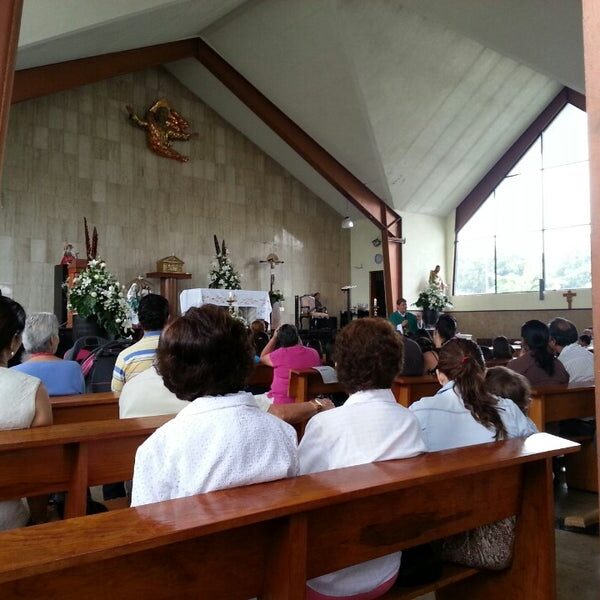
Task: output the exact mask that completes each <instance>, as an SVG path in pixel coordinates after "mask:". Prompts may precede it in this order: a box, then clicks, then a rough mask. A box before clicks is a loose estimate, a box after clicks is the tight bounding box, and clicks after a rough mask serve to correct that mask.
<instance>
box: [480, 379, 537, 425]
mask: <svg viewBox="0 0 600 600" xmlns="http://www.w3.org/2000/svg"><path fill="white" fill-rule="evenodd" d="M485 387H486V389H487V391H488V392H489V393H490V394H493V395H494V396H499V397H500V398H509V399H510V400H512V401H513V402H514V403H515V404H516V405H517V406H518V407H519V408H520V409H521V411H522V412H523V414H524V415H525V416H527V413H528V412H529V404H530V402H531V386H530V385H529V381H527V378H526V377H524V376H523V375H521V374H520V373H517V372H515V371H511V370H510V369H507V368H506V367H490V368H489V369H487V371H486V373H485Z"/></svg>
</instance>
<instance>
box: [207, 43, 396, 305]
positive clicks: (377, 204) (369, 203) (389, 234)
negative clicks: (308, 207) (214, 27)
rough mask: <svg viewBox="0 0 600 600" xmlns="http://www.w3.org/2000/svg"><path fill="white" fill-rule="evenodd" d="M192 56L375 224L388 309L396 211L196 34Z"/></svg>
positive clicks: (393, 297)
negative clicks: (381, 255) (381, 257)
mask: <svg viewBox="0 0 600 600" xmlns="http://www.w3.org/2000/svg"><path fill="white" fill-rule="evenodd" d="M196 58H197V59H198V61H200V63H201V64H202V65H203V66H204V67H205V68H206V69H207V70H208V71H209V72H210V73H212V75H214V76H215V77H216V78H217V79H218V80H219V81H220V82H221V83H222V84H223V85H224V86H225V87H226V88H227V89H229V91H230V92H232V93H233V94H234V95H235V96H236V97H237V98H238V99H239V100H240V101H241V102H242V103H243V104H245V105H246V106H247V107H248V108H249V109H250V110H251V111H252V112H253V113H254V114H255V115H256V116H257V117H258V118H259V119H261V121H263V123H265V125H267V126H268V127H269V128H270V129H272V130H273V131H274V132H275V133H276V134H277V135H278V136H279V137H280V138H281V139H282V140H283V141H284V142H286V144H288V146H290V147H291V148H292V149H293V150H295V151H296V152H297V153H298V154H299V155H300V157H301V158H303V159H304V160H305V161H306V162H307V163H308V164H309V165H310V166H311V167H312V168H313V169H314V170H315V171H316V172H317V173H319V175H321V177H323V178H324V179H326V180H327V181H328V182H329V183H330V184H331V185H332V186H333V187H334V188H335V189H336V190H337V191H338V192H340V194H342V195H343V196H344V197H345V198H347V199H348V201H349V202H351V203H352V204H353V205H354V206H355V207H356V208H357V209H358V210H359V211H360V212H361V213H362V214H363V215H365V216H366V217H367V218H368V219H369V220H370V221H371V222H372V223H373V224H374V225H375V226H376V227H377V228H378V229H380V230H381V232H382V242H383V258H384V262H383V266H384V281H385V298H386V308H387V310H388V312H390V313H391V312H393V310H394V302H395V300H396V299H397V298H399V297H401V296H402V245H401V243H400V242H399V240H400V238H402V218H401V217H400V215H399V214H398V213H397V212H396V211H395V210H394V209H392V208H391V207H390V206H388V205H387V204H386V203H385V202H384V201H383V200H382V199H381V198H379V196H377V195H376V194H374V193H373V192H372V191H371V190H370V189H369V188H368V187H367V186H366V185H365V184H364V183H362V181H360V179H358V178H357V177H356V176H355V175H353V174H352V173H351V172H350V171H349V170H348V169H346V167H344V165H342V164H341V163H340V162H339V161H338V160H336V159H335V158H334V157H333V156H332V155H331V154H329V152H327V150H325V148H323V147H322V146H321V145H320V144H319V143H318V142H317V141H316V140H314V139H313V138H312V137H310V136H309V135H308V134H307V133H306V132H305V131H304V130H303V129H302V128H301V127H300V126H299V125H297V124H296V123H295V122H294V121H292V119H290V118H289V117H288V116H287V115H286V114H285V113H284V112H283V111H282V110H280V109H279V108H278V107H277V106H276V105H275V104H273V102H271V101H270V100H269V99H268V98H267V97H266V96H265V95H264V94H263V93H262V92H261V91H260V90H258V89H257V88H256V87H254V86H253V85H252V84H251V83H250V82H249V81H248V80H247V79H246V78H245V77H244V76H243V75H242V74H241V73H239V72H238V71H237V70H236V69H234V68H233V67H232V66H231V65H230V64H229V63H228V62H227V61H226V60H225V59H224V58H223V57H221V56H220V55H219V54H218V53H217V52H216V51H215V50H213V49H212V48H211V47H210V46H209V45H208V44H207V43H206V42H204V41H203V40H201V39H198V49H197V54H196Z"/></svg>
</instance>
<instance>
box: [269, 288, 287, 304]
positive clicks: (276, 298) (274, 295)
mask: <svg viewBox="0 0 600 600" xmlns="http://www.w3.org/2000/svg"><path fill="white" fill-rule="evenodd" d="M269 300H270V301H271V306H273V304H275V302H282V301H283V300H285V298H284V297H283V293H282V291H281V290H273V291H271V292H269Z"/></svg>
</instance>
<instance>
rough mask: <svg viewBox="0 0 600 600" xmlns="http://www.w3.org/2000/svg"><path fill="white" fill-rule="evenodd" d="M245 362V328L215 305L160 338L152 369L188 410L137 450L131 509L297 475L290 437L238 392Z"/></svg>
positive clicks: (248, 362)
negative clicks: (184, 403)
mask: <svg viewBox="0 0 600 600" xmlns="http://www.w3.org/2000/svg"><path fill="white" fill-rule="evenodd" d="M252 356H253V349H252V346H251V343H250V339H249V337H248V333H247V331H246V328H245V327H244V325H243V324H242V323H241V322H240V321H238V320H237V319H234V318H233V317H232V316H231V315H230V314H229V313H228V312H227V311H226V310H225V309H222V308H219V307H216V306H212V305H204V306H202V307H201V308H194V309H191V310H189V311H188V312H187V313H186V315H185V316H184V317H180V318H179V319H176V320H175V321H174V322H173V323H172V324H171V325H170V326H168V327H167V328H166V329H165V330H164V331H163V333H162V335H161V339H160V342H159V346H158V351H157V365H156V366H157V370H158V372H159V373H160V375H161V376H162V378H163V381H164V384H165V386H166V387H167V389H169V391H171V392H172V393H173V394H175V395H176V396H177V397H178V398H179V399H180V400H187V401H189V403H190V404H189V406H186V407H185V408H184V409H183V410H182V411H181V412H179V413H178V415H177V416H176V417H175V418H174V419H172V420H171V421H169V422H168V423H166V424H165V425H163V426H162V427H160V428H159V429H157V430H156V432H155V433H154V434H152V435H151V436H150V437H149V438H148V439H147V440H146V441H145V442H144V443H143V444H142V445H141V446H140V447H139V448H138V451H137V453H136V457H135V468H134V474H133V491H132V505H133V506H136V505H140V504H148V503H151V502H160V501H162V500H168V499H170V498H181V497H183V496H191V495H194V494H199V493H204V492H209V491H213V490H219V489H224V488H229V487H235V486H240V485H249V484H251V483H260V482H263V481H272V480H274V479H281V478H283V477H291V476H293V475H296V473H297V470H298V457H297V448H296V444H297V442H296V431H295V430H294V428H293V427H291V426H290V425H288V424H287V423H284V422H283V421H282V420H280V419H278V418H277V417H274V416H272V415H270V414H269V413H267V412H264V411H262V410H260V409H259V407H258V405H257V404H256V402H255V400H254V398H253V396H252V394H249V393H247V392H242V391H240V390H241V389H242V388H243V387H244V385H245V382H246V379H247V376H248V374H249V372H250V369H251V367H252Z"/></svg>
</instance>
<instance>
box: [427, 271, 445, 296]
mask: <svg viewBox="0 0 600 600" xmlns="http://www.w3.org/2000/svg"><path fill="white" fill-rule="evenodd" d="M429 285H432V286H434V287H436V288H438V289H439V290H440V291H442V292H443V291H444V290H445V289H446V288H447V287H448V286H447V285H446V284H445V283H444V280H443V279H442V277H441V275H440V265H435V269H433V270H432V271H429Z"/></svg>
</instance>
